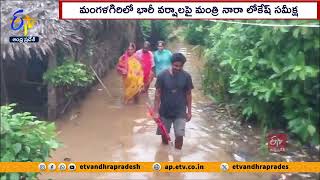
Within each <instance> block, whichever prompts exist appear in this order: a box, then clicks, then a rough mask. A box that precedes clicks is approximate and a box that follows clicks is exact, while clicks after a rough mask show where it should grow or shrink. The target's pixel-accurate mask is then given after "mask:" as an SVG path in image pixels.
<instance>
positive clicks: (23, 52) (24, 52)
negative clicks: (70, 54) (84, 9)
mask: <svg viewBox="0 0 320 180" xmlns="http://www.w3.org/2000/svg"><path fill="white" fill-rule="evenodd" d="M18 9H23V11H24V12H23V14H24V15H26V14H28V15H29V16H30V17H32V18H35V19H36V20H37V21H36V25H35V26H34V27H33V28H32V29H29V31H28V35H33V36H39V38H40V40H39V42H38V43H10V42H9V37H10V36H23V30H20V31H13V30H11V21H12V18H13V13H14V12H15V11H16V10H18ZM88 23H89V22H88V21H66V20H58V1H57V0H43V1H16V0H14V1H11V0H5V1H1V31H2V32H1V55H0V56H1V59H11V60H14V59H16V58H18V57H25V58H28V59H30V58H31V53H30V50H31V49H33V50H34V51H35V52H36V54H37V56H39V57H43V56H44V55H46V54H48V53H53V51H52V50H53V47H55V46H56V45H62V46H64V47H66V48H68V49H69V50H72V44H74V43H77V44H79V43H81V40H82V38H81V37H80V33H79V32H78V30H79V29H80V28H79V26H81V27H87V28H89V26H88Z"/></svg>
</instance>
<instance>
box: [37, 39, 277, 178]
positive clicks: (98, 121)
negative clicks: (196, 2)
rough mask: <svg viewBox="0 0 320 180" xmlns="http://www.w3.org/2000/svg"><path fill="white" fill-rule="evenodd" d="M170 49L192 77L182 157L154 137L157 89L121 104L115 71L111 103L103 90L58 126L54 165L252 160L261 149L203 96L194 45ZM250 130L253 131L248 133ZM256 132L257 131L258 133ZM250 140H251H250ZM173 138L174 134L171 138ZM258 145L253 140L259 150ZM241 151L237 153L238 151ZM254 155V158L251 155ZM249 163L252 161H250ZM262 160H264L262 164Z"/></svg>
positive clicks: (153, 175) (110, 76)
mask: <svg viewBox="0 0 320 180" xmlns="http://www.w3.org/2000/svg"><path fill="white" fill-rule="evenodd" d="M170 49H171V50H172V51H173V52H181V53H184V54H185V55H186V56H187V63H186V65H185V69H186V70H187V71H188V72H190V73H191V75H192V79H193V82H194V85H195V89H194V91H193V103H192V107H193V118H192V120H191V121H190V122H189V123H187V126H186V137H185V143H184V146H183V150H182V152H181V153H177V152H175V151H173V152H172V151H170V149H169V148H168V146H164V145H161V141H160V137H159V136H156V135H155V130H156V124H155V123H154V121H153V120H151V119H148V118H147V115H146V107H145V102H147V101H152V100H153V98H154V91H155V89H154V86H152V88H151V89H150V92H149V94H148V95H142V97H141V100H140V102H139V104H138V105H134V104H129V105H122V104H121V95H122V87H121V79H120V77H119V76H118V75H117V74H116V72H115V71H112V72H110V73H109V74H108V75H107V76H106V77H105V78H104V79H103V81H104V83H105V85H106V86H107V87H108V88H109V90H110V91H111V94H112V96H113V98H109V97H108V95H107V94H106V93H105V91H104V90H103V89H102V87H101V86H100V85H97V86H95V87H93V88H92V90H91V92H90V93H89V94H88V95H87V97H86V98H85V99H84V100H83V101H82V102H81V104H80V105H79V107H76V108H74V109H73V110H72V111H71V112H70V113H68V114H66V115H65V116H64V117H62V118H60V119H59V120H58V121H57V127H58V131H59V140H60V141H61V142H62V143H63V144H64V146H63V147H61V148H59V149H58V150H57V151H55V152H54V153H53V156H52V158H51V159H50V161H58V162H61V161H67V160H68V161H73V162H76V161H108V162H110V161H152V162H153V161H202V162H205V161H242V160H248V161H253V159H250V158H253V157H254V155H253V154H250V153H249V152H251V153H256V151H257V150H255V149H252V147H250V145H248V144H250V143H248V137H247V136H246V135H244V134H241V136H240V132H237V131H235V130H234V129H233V127H235V126H236V124H237V122H236V121H235V120H232V119H230V117H229V120H226V121H225V122H223V121H221V120H219V119H221V118H223V117H225V118H228V113H227V112H220V113H219V111H218V109H219V108H218V107H216V106H214V105H212V102H211V101H210V100H208V98H206V97H205V96H204V95H203V93H202V92H201V90H200V88H201V73H200V71H201V67H202V65H201V61H200V60H199V59H198V56H197V55H196V54H195V53H194V51H193V49H192V46H189V45H186V44H183V43H174V44H173V45H172V46H171V47H170ZM249 131H252V132H253V131H254V130H252V129H248V132H249ZM253 133H254V132H253ZM248 136H249V135H248ZM171 137H173V134H172V133H171ZM258 139H259V136H257V137H256V141H252V142H251V141H250V142H251V144H252V145H253V146H254V147H256V146H257V141H258ZM235 149H237V151H235ZM248 153H249V154H248ZM247 158H248V159H247ZM258 160H259V159H258ZM39 178H40V179H246V180H248V179H271V174H245V173H243V174H226V173H162V174H160V173H77V174H76V173H68V174H65V173H58V174H55V173H52V174H43V175H40V176H39Z"/></svg>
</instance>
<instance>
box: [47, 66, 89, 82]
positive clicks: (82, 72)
mask: <svg viewBox="0 0 320 180" xmlns="http://www.w3.org/2000/svg"><path fill="white" fill-rule="evenodd" d="M43 79H44V80H45V81H47V82H48V83H51V84H53V85H54V86H79V87H84V86H88V85H89V84H90V83H92V82H93V80H94V76H93V74H92V73H91V72H90V71H89V70H88V68H87V67H86V65H84V64H82V63H78V62H74V61H65V62H64V63H63V64H62V65H61V66H58V67H57V68H55V69H52V70H49V71H47V72H46V73H45V74H44V75H43Z"/></svg>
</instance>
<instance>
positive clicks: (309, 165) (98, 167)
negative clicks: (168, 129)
mask: <svg viewBox="0 0 320 180" xmlns="http://www.w3.org/2000/svg"><path fill="white" fill-rule="evenodd" d="M9 172H42V173H62V172H67V173H68V172H75V173H81V172H87V173H90V172H93V173H96V172H230V173H236V172H244V173H245V172H247V173H255V172H262V173H263V172H265V173H267V172H314V173H319V172H320V162H43V163H41V162H0V173H9Z"/></svg>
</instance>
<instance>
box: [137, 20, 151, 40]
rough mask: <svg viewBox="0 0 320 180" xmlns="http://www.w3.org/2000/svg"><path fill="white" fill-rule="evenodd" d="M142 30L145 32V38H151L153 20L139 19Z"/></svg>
mask: <svg viewBox="0 0 320 180" xmlns="http://www.w3.org/2000/svg"><path fill="white" fill-rule="evenodd" d="M138 22H139V26H140V29H141V32H142V34H143V39H144V40H149V38H150V36H151V21H150V20H141V21H138Z"/></svg>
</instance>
